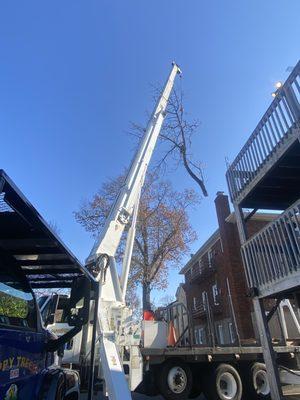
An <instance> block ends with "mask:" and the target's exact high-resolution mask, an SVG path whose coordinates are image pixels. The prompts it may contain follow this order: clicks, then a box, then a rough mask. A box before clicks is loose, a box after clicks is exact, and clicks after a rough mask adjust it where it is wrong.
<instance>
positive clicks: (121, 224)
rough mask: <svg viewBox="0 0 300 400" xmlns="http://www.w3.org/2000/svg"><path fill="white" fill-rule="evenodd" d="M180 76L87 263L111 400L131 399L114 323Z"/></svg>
mask: <svg viewBox="0 0 300 400" xmlns="http://www.w3.org/2000/svg"><path fill="white" fill-rule="evenodd" d="M178 73H179V74H180V73H181V71H180V69H179V67H178V66H177V65H176V64H175V63H173V67H172V70H171V72H170V75H169V77H168V79H167V82H166V84H165V86H164V88H163V91H162V92H161V95H160V96H159V98H158V101H157V104H156V105H155V108H154V111H153V113H152V115H151V118H150V120H149V122H148V125H147V128H146V131H145V134H144V136H143V138H142V140H141V143H140V145H139V148H138V150H137V152H136V154H135V156H134V159H133V161H132V163H131V166H130V169H129V172H128V174H127V177H126V180H125V182H124V185H123V186H122V188H121V189H120V192H119V194H118V196H117V198H116V201H115V203H114V205H113V206H112V208H111V210H110V213H109V215H108V218H107V220H106V223H105V225H104V227H103V230H102V233H101V234H100V236H99V238H98V240H96V242H95V245H94V247H93V248H92V251H91V253H90V255H89V257H88V258H87V260H86V264H87V265H88V266H91V267H92V268H93V270H94V274H95V275H96V280H97V281H98V282H99V295H98V298H99V300H98V304H97V306H98V307H97V308H98V316H97V317H98V318H97V322H96V324H97V335H98V337H99V342H100V358H101V368H102V369H103V375H104V380H105V385H106V390H107V392H108V396H109V399H110V400H129V399H131V394H130V390H129V387H128V384H127V381H126V378H125V375H124V373H123V367H122V363H121V359H120V354H119V347H118V345H117V343H116V332H115V326H114V324H112V322H111V321H112V319H113V318H112V315H113V313H114V310H116V309H121V308H122V307H125V295H126V289H127V282H128V275H129V268H130V262H131V255H132V249H133V244H134V237H135V224H136V218H137V212H138V207H139V199H140V194H141V188H142V186H143V183H144V179H145V174H146V171H147V168H148V165H149V162H150V159H151V156H152V153H153V150H154V147H155V144H156V141H157V138H158V136H159V133H160V130H161V127H162V124H163V120H164V117H165V114H166V108H167V104H168V100H169V97H170V94H171V91H172V88H173V85H174V80H175V77H176V75H177V74H178ZM126 226H130V227H129V230H128V234H127V241H126V246H125V254H124V258H123V265H122V273H121V278H120V279H119V276H118V272H117V268H116V262H115V254H116V251H117V249H118V246H119V244H120V240H121V237H122V234H123V232H124V229H125V227H126Z"/></svg>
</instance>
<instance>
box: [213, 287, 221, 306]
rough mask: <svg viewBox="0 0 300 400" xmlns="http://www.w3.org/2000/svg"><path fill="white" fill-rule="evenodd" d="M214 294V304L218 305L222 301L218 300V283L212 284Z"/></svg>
mask: <svg viewBox="0 0 300 400" xmlns="http://www.w3.org/2000/svg"><path fill="white" fill-rule="evenodd" d="M212 295H213V299H214V305H215V306H218V305H219V304H220V303H219V302H218V295H219V289H218V285H217V283H214V284H213V285H212Z"/></svg>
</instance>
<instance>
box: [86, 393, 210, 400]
mask: <svg viewBox="0 0 300 400" xmlns="http://www.w3.org/2000/svg"><path fill="white" fill-rule="evenodd" d="M86 399H87V395H86V394H82V395H81V397H80V400H86ZM104 399H105V400H106V399H107V397H103V395H102V394H101V393H98V394H95V395H94V398H93V400H104ZM132 399H133V400H164V398H163V397H161V396H155V397H149V396H144V395H143V394H138V393H132ZM195 400H205V398H204V397H203V396H200V397H198V398H197V399H195Z"/></svg>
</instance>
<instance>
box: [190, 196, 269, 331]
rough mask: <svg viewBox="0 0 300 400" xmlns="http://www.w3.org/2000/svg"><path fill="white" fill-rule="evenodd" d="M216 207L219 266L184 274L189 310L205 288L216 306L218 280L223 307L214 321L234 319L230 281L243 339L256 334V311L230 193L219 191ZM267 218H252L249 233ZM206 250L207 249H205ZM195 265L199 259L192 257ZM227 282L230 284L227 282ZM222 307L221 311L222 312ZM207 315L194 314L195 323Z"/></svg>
mask: <svg viewBox="0 0 300 400" xmlns="http://www.w3.org/2000/svg"><path fill="white" fill-rule="evenodd" d="M215 207H216V213H217V219H218V225H219V240H217V241H216V242H215V244H214V245H213V247H214V249H215V250H214V256H213V263H214V265H215V266H216V268H214V269H213V272H211V273H210V274H209V275H206V276H205V275H204V274H203V278H201V276H202V275H201V276H200V277H198V279H197V280H196V281H195V279H194V280H193V282H191V281H190V277H189V276H188V274H186V275H185V278H186V279H185V285H184V290H185V292H186V295H187V306H188V309H189V310H190V312H191V313H192V310H193V298H194V297H196V298H199V299H201V295H202V292H204V291H206V292H207V293H208V298H209V302H210V304H211V305H212V310H213V311H214V307H213V294H212V285H213V284H214V283H217V285H218V289H219V292H220V303H221V305H220V307H218V308H217V310H218V312H215V313H214V322H215V323H217V322H218V321H224V320H231V321H232V320H233V315H232V314H233V313H232V307H231V303H230V299H229V295H228V284H229V287H230V293H231V299H232V306H233V310H234V314H235V318H236V323H237V327H238V332H239V335H240V338H241V339H250V338H254V336H255V334H254V329H253V325H252V318H251V313H252V311H253V307H252V301H251V299H250V298H249V297H248V296H247V293H248V287H247V281H246V276H245V272H244V267H243V263H242V258H241V254H240V241H239V236H238V230H237V225H236V222H235V219H234V218H232V216H231V218H230V221H228V217H229V216H230V207H229V200H228V196H226V195H224V194H223V193H222V192H218V193H217V197H216V199H215ZM266 223H267V222H266V221H263V220H255V219H252V220H251V219H250V221H249V222H248V223H247V230H248V234H249V236H252V235H253V234H254V233H256V232H257V231H259V230H260V229H261V228H262V227H263V226H264V225H265V224H266ZM206 251H207V250H206ZM201 256H202V258H203V259H204V260H207V254H205V251H204V252H203V254H201ZM193 261H194V265H195V263H196V262H197V260H193ZM227 282H228V284H227ZM220 310H221V312H220ZM206 319H207V317H206V316H205V315H203V316H201V317H199V316H197V317H195V315H194V318H193V321H194V326H197V325H201V326H202V325H203V324H204V323H206Z"/></svg>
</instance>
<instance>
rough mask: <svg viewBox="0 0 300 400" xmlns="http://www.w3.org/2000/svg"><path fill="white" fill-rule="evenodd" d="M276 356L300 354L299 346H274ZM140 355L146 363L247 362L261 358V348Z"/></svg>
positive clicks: (164, 350)
mask: <svg viewBox="0 0 300 400" xmlns="http://www.w3.org/2000/svg"><path fill="white" fill-rule="evenodd" d="M274 350H275V352H276V353H278V354H288V355H290V357H291V358H293V357H294V355H295V354H297V353H298V354H299V353H300V346H295V345H288V346H274ZM141 353H142V355H143V357H144V358H145V359H147V360H148V361H150V362H151V361H156V362H161V361H162V360H163V359H165V358H170V357H181V358H185V359H189V360H190V361H192V360H194V361H221V360H222V359H223V360H226V361H229V360H240V359H241V360H242V359H245V360H247V359H248V360H249V359H254V358H256V357H257V356H262V354H263V350H262V347H261V346H233V347H231V346H223V347H202V346H201V347H200V346H197V347H196V346H195V347H166V348H162V349H158V348H141Z"/></svg>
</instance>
